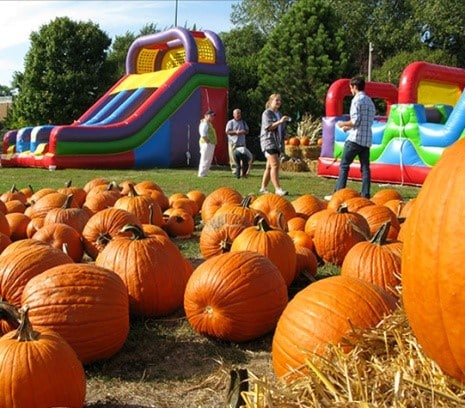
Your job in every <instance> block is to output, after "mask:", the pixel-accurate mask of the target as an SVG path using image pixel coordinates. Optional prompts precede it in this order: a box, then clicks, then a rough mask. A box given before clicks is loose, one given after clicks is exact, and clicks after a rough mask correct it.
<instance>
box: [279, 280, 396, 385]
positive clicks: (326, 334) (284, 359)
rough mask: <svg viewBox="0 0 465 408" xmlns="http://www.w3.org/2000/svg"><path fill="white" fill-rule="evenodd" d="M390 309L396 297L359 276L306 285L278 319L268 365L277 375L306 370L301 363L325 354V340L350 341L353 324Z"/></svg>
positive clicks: (370, 322)
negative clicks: (270, 365)
mask: <svg viewBox="0 0 465 408" xmlns="http://www.w3.org/2000/svg"><path fill="white" fill-rule="evenodd" d="M394 308H395V300H394V298H392V297H391V296H389V295H388V294H387V293H386V292H384V291H383V290H382V289H380V288H378V287H377V286H375V285H373V284H371V283H368V282H365V281H363V280H361V279H357V278H350V277H347V276H332V277H329V278H325V279H321V280H319V281H316V282H315V283H312V284H310V285H309V286H307V287H306V288H304V289H303V290H301V291H300V292H298V293H297V295H296V296H295V297H294V298H293V299H292V300H291V301H290V302H289V304H288V305H287V307H286V309H285V310H284V311H283V313H282V315H281V317H280V318H279V321H278V324H277V326H276V330H275V333H274V336H273V343H272V352H271V356H272V361H273V368H274V371H275V373H276V375H277V376H278V377H282V376H284V375H285V374H287V373H289V372H291V371H294V370H302V372H303V373H305V361H306V360H307V359H312V356H313V354H314V353H316V354H318V355H324V354H325V352H326V350H327V347H328V345H329V344H341V345H343V347H344V350H345V351H349V350H350V345H349V344H348V343H347V342H346V343H344V341H343V339H344V337H350V335H351V333H352V329H354V328H370V327H374V326H375V325H376V324H378V323H379V322H380V321H381V319H382V318H383V316H385V315H388V314H389V313H391V311H392V310H393V309H394Z"/></svg>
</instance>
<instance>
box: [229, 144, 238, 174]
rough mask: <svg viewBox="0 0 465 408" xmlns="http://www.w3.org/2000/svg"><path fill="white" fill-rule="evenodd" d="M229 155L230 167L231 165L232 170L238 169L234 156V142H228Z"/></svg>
mask: <svg viewBox="0 0 465 408" xmlns="http://www.w3.org/2000/svg"><path fill="white" fill-rule="evenodd" d="M228 155H229V167H231V171H233V172H234V171H235V169H236V160H235V158H234V146H233V144H232V143H228Z"/></svg>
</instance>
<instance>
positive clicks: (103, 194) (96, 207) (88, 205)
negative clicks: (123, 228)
mask: <svg viewBox="0 0 465 408" xmlns="http://www.w3.org/2000/svg"><path fill="white" fill-rule="evenodd" d="M102 186H105V188H104V189H100V188H98V186H96V187H94V188H93V189H92V190H91V191H89V192H88V193H87V196H86V200H85V201H84V204H83V205H82V208H83V209H85V210H86V211H87V212H88V213H89V215H90V216H92V215H93V214H96V213H98V212H99V211H101V210H105V209H107V208H109V207H113V205H114V204H115V203H116V200H118V198H120V197H121V193H120V191H119V190H118V189H117V188H116V187H115V185H114V184H113V183H110V184H107V185H102Z"/></svg>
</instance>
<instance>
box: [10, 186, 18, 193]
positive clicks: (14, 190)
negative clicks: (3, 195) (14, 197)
mask: <svg viewBox="0 0 465 408" xmlns="http://www.w3.org/2000/svg"><path fill="white" fill-rule="evenodd" d="M16 191H18V189H17V188H16V184H13V185H12V186H11V188H10V193H15V192H16Z"/></svg>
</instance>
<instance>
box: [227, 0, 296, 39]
mask: <svg viewBox="0 0 465 408" xmlns="http://www.w3.org/2000/svg"><path fill="white" fill-rule="evenodd" d="M295 2H296V0H242V1H241V2H240V3H236V4H233V5H232V10H233V11H232V13H231V22H232V23H233V24H234V25H236V26H237V27H243V26H246V25H253V26H254V27H255V28H257V29H258V30H259V31H261V32H262V33H263V34H265V35H268V34H271V32H272V31H273V30H274V28H275V27H276V26H277V25H278V24H279V23H280V22H281V20H282V18H283V16H284V15H285V14H286V13H287V12H288V11H289V9H290V8H291V6H292V5H293V4H294V3H295Z"/></svg>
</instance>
